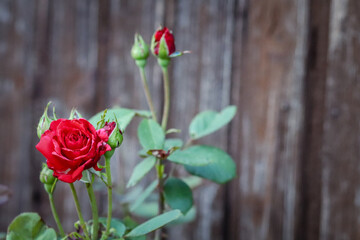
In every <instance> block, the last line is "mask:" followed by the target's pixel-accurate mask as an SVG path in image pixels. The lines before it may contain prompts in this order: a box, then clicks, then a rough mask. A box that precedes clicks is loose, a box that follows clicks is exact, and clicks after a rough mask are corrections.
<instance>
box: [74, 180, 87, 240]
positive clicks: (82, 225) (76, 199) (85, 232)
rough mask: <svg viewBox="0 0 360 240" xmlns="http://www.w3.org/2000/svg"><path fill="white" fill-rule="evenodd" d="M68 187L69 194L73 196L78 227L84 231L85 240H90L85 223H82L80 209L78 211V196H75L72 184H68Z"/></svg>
mask: <svg viewBox="0 0 360 240" xmlns="http://www.w3.org/2000/svg"><path fill="white" fill-rule="evenodd" d="M69 185H70V188H71V192H72V194H73V197H74V202H75V206H76V211H77V214H78V216H79V220H80V226H81V227H82V229H83V231H84V234H85V237H86V239H90V238H89V233H88V231H87V229H86V225H85V221H84V218H83V216H82V214H81V209H80V203H79V199H78V196H77V193H76V190H75V187H74V184H73V183H69Z"/></svg>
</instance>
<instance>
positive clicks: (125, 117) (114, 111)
mask: <svg viewBox="0 0 360 240" xmlns="http://www.w3.org/2000/svg"><path fill="white" fill-rule="evenodd" d="M103 113H104V111H102V112H99V113H97V114H95V115H94V116H93V117H91V118H90V120H89V122H90V123H91V124H92V125H93V126H95V127H96V126H97V123H98V122H99V121H100V120H101V116H102V115H103ZM135 115H138V116H141V117H147V118H148V117H151V113H150V112H148V111H143V110H134V109H128V108H111V109H108V110H107V113H106V116H105V119H106V120H109V121H115V120H116V119H117V121H118V123H119V125H120V129H121V130H122V131H124V130H125V128H126V127H127V125H129V123H130V122H131V120H132V119H133V118H134V117H135ZM115 117H116V119H115Z"/></svg>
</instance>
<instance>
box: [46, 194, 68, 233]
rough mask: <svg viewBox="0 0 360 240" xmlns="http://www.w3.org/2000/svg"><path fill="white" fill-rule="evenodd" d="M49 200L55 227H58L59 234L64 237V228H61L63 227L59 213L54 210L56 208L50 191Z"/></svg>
mask: <svg viewBox="0 0 360 240" xmlns="http://www.w3.org/2000/svg"><path fill="white" fill-rule="evenodd" d="M49 201H50V206H51V212H52V214H53V216H54V220H55V222H56V225H57V228H58V230H59V232H60V236H61V237H65V232H64V229H63V227H62V225H61V222H60V218H59V215H58V214H57V212H56V208H55V204H54V196H53V195H52V194H51V193H49Z"/></svg>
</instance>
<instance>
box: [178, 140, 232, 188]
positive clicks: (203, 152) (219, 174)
mask: <svg viewBox="0 0 360 240" xmlns="http://www.w3.org/2000/svg"><path fill="white" fill-rule="evenodd" d="M186 150H188V151H190V150H191V152H192V153H193V159H196V160H197V159H206V160H208V161H209V162H210V164H208V165H206V166H190V165H186V166H185V168H186V170H187V171H188V172H189V173H190V174H193V175H195V176H199V177H202V178H206V179H209V180H211V181H214V182H216V183H226V182H227V181H229V180H231V179H233V178H234V177H235V176H236V165H235V163H234V161H233V160H232V158H231V157H230V156H229V155H228V154H227V153H226V152H224V151H223V150H221V149H219V148H216V147H211V146H204V145H201V146H193V147H190V148H188V149H186ZM175 153H176V152H175ZM175 153H174V154H175Z"/></svg>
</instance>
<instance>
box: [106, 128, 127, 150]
mask: <svg viewBox="0 0 360 240" xmlns="http://www.w3.org/2000/svg"><path fill="white" fill-rule="evenodd" d="M115 124H116V125H115V128H114V130H113V131H112V132H111V134H110V136H109V140H108V142H107V143H108V144H109V145H110V147H111V148H112V149H114V148H117V147H119V146H120V145H121V143H122V142H123V135H122V133H121V131H120V129H119V127H118V126H119V124H118V123H116V122H115Z"/></svg>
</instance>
